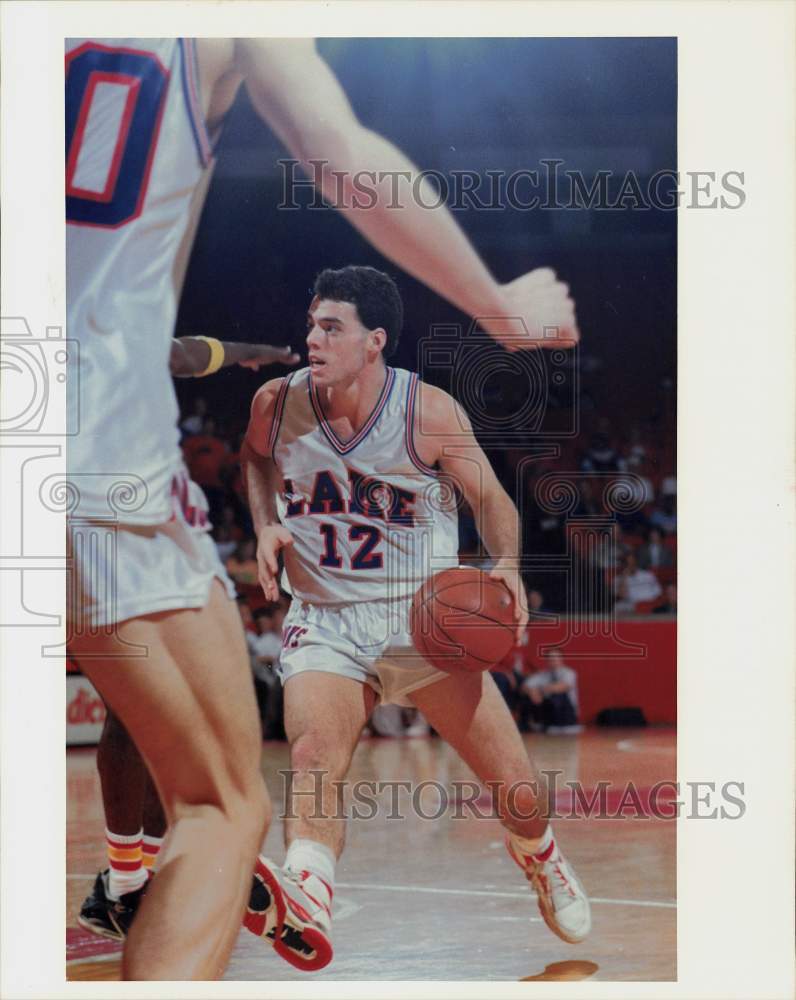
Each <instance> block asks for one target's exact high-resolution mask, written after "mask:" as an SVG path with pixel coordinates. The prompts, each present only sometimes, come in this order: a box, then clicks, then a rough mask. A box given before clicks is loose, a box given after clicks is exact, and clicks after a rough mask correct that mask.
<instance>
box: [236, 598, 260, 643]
mask: <svg viewBox="0 0 796 1000" xmlns="http://www.w3.org/2000/svg"><path fill="white" fill-rule="evenodd" d="M236 601H237V604H238V611H239V612H240V620H241V622H242V623H243V630H244V632H245V633H246V636H247V639H248V636H249V635H255V634H256V633H257V626H256V625H255V623H254V616H253V615H252V609H251V607H250V606H249V602H248V601H247V600H246V598H245V597H243V595H242V594H238V596H237V598H236Z"/></svg>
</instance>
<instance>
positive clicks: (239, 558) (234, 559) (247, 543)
mask: <svg viewBox="0 0 796 1000" xmlns="http://www.w3.org/2000/svg"><path fill="white" fill-rule="evenodd" d="M255 554H256V546H255V542H254V539H253V538H244V539H243V540H242V541H240V542H238V544H237V545H236V546H235V551H234V552H233V553H232V555H231V556H230V557H229V559H227V573H229V575H230V576H231V577H232V579H233V580H234V581H235V583H236V584H243V585H248V586H251V585H253V584H256V583H257V579H258V576H257V559H256V557H255Z"/></svg>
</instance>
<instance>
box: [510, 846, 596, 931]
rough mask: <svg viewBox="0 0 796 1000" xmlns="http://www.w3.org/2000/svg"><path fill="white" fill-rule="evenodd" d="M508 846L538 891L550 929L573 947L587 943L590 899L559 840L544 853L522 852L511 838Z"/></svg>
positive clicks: (544, 916) (540, 907)
mask: <svg viewBox="0 0 796 1000" xmlns="http://www.w3.org/2000/svg"><path fill="white" fill-rule="evenodd" d="M506 847H507V848H508V851H509V854H510V855H511V857H512V858H513V859H514V861H516V863H517V864H518V865H519V866H520V868H522V870H523V871H524V872H525V877H526V878H527V879H528V881H529V882H530V883H531V885H532V886H533V888H534V890H535V891H536V895H537V897H538V901H539V912H540V913H541V914H542V918H543V920H544V922H545V923H546V924H547V926H548V927H549V928H550V930H551V931H552V932H553V933H554V934H557V935H558V936H559V937H560V938H561V940H562V941H567V942H568V943H569V944H579V943H580V942H581V941H583V940H584V939H585V938H586V936H587V935H588V933H589V931H590V930H591V906H590V905H589V897H588V896H587V895H586V892H585V890H584V888H583V886H582V885H581V884H580V880H579V879H578V876H577V875H576V874H575V872H574V870H573V868H572V866H571V865H570V864H569V862H568V861H567V860H566V858H565V857H564V855H563V854H562V853H561V851H560V850H559V849H558V845H557V844H556V842H555V840H553V841H551V843H550V845H549V847H547V848H546V849H545V850H544V851H543V852H542V853H541V854H525V853H523V852H521V851H519V850H518V849H517V848H516V847H515V846H514V844H513V843H512V841H511V838H510V837H508V836H507V837H506Z"/></svg>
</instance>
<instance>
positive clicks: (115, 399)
mask: <svg viewBox="0 0 796 1000" xmlns="http://www.w3.org/2000/svg"><path fill="white" fill-rule="evenodd" d="M66 146H67V158H66V220H67V229H66V275H67V285H66V302H67V331H68V335H69V336H70V337H72V338H74V339H76V340H77V341H78V342H79V347H80V350H79V353H78V355H77V357H70V359H69V362H68V369H67V377H68V380H69V382H68V385H69V392H68V395H67V406H68V408H69V409H70V411H73V412H72V413H71V414H70V419H72V420H73V421H74V424H75V426H78V427H79V433H78V434H77V435H76V436H75V437H74V438H73V439H72V440H71V441H70V444H69V448H68V451H67V470H68V475H69V479H70V483H71V485H72V487H73V489H74V491H75V495H76V497H77V506H76V507H75V509H74V510H73V511H72V523H73V525H74V526H75V530H77V531H81V532H82V531H83V530H85V529H84V528H83V526H82V522H84V521H86V520H87V521H93V520H96V521H98V522H100V523H103V522H104V523H105V524H108V523H109V521H108V519H110V523H112V524H116V525H119V526H120V527H118V528H117V529H116V531H115V536H116V545H115V549H114V548H111V547H107V548H106V547H101V548H100V550H99V551H98V552H96V553H95V561H94V562H93V563H91V564H90V565H86V566H85V567H84V571H83V572H80V571H78V572H77V574H76V575H75V577H74V578H73V598H74V605H75V607H74V613H75V615H76V617H77V616H78V615H79V616H80V618H81V619H82V621H84V622H85V623H86V624H87V625H93V626H95V627H96V626H100V625H108V624H110V623H112V622H113V621H123V620H125V619H127V618H132V617H135V616H137V615H143V614H149V613H152V612H156V611H162V610H164V609H168V608H179V607H203V606H204V604H206V603H207V598H208V594H209V590H210V584H211V582H212V580H213V578H214V577H216V576H218V577H220V578H221V579H222V581H223V582H224V583H225V586H228V581H227V580H226V574H225V573H224V570H223V567H222V566H221V565H220V563H219V561H218V558H217V556H216V555H215V551H214V546H213V545H212V542H211V540H210V539H209V538H207V537H206V529H207V527H208V525H207V518H206V516H205V517H204V518H202V519H195V520H194V521H193V523H192V515H191V513H190V509H191V508H192V509H193V510H197V509H206V504H205V503H204V498H203V497H200V496H199V494H201V490H199V488H198V487H196V486H195V484H191V485H190V487H187V486H186V485H185V473H184V467H183V463H182V454H181V451H180V447H179V431H178V428H177V418H178V410H177V398H176V394H175V391H174V385H173V382H172V379H171V374H170V372H169V354H170V350H171V343H172V337H173V333H174V322H175V319H176V315H177V305H178V295H179V280H178V275H177V274H175V272H178V271H179V270H181V269H182V270H183V271H184V268H180V264H181V263H182V261H181V259H180V258H181V256H182V257H187V250H188V246H187V244H188V243H189V241H190V237H191V236H192V234H193V230H194V228H195V223H196V219H197V217H198V213H199V211H200V210H201V205H202V202H203V198H204V194H205V192H206V190H207V182H208V180H209V173H210V164H211V160H212V146H211V142H210V137H209V135H208V132H207V129H206V127H205V122H204V116H203V114H202V109H201V107H200V104H199V92H198V75H197V66H196V55H195V47H194V43H193V41H192V40H191V39H147V40H142V39H134V38H128V39H85V38H76V39H69V40H68V41H67V43H66ZM179 277H180V278H181V275H179ZM188 488H190V490H191V493H192V495H193V500H192V502H191V503H190V504H189V503H188V502H187V496H186V495H185V494H186V490H187V489H188ZM181 497H182V498H183V499H184V500H185V504H181V503H180V498H181ZM183 506H184V507H185V509H186V510H188V515H187V516H186V515H185V514H184V513H183ZM199 520H201V522H202V523H199ZM133 525H135V526H143V525H152V526H157V530H155V531H141V530H140V527H137V528H132V527H128V526H133ZM177 549H181V550H182V551H183V552H184V553H185V555H184V558H179V559H175V552H176V551H177ZM75 550H76V555H78V554H79V553H80V552H81V551H82V550H83V547H82V546H79V545H77V546H75ZM111 560H113V561H111Z"/></svg>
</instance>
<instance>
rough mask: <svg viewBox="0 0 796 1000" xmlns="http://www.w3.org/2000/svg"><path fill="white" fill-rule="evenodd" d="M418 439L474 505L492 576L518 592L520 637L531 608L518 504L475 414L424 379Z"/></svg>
mask: <svg viewBox="0 0 796 1000" xmlns="http://www.w3.org/2000/svg"><path fill="white" fill-rule="evenodd" d="M414 443H415V448H416V450H417V452H418V454H419V456H420V458H421V459H422V460H423V462H424V463H426V464H427V465H431V466H433V465H434V463H435V462H436V463H439V466H440V468H441V469H442V472H443V473H444V474H445V475H446V476H448V477H450V479H451V480H452V482H453V484H454V485H455V486H456V487H457V489H459V490H460V491H461V493H462V494H463V495H464V498H465V499H466V500H467V503H468V504H469V505H470V507H471V508H472V511H473V516H474V518H475V523H476V527H477V528H478V533H479V534H480V536H481V538H482V539H483V542H484V545H485V546H486V550H487V552H489V554H490V556H492V558H493V559H495V560H496V563H495V565H494V566H493V567H492V570H491V571H490V574H489V575H490V576H491V577H493V578H495V579H500V580H502V581H503V582H504V583H505V584H506V586H507V587H508V589H509V590H510V591H511V593H512V594H513V596H514V602H515V606H516V608H517V612H518V615H519V624H518V628H517V640H518V641H519V640H520V638H521V637H522V633H523V629H524V628H525V625H526V624H527V622H528V608H527V603H526V600H525V591H524V588H523V586H522V578H521V576H520V568H519V562H520V523H519V515H518V514H517V508H516V507H515V506H514V503H513V502H512V499H511V497H510V496H509V495H508V493H506V491H505V490H504V489H503V487H502V486H501V485H500V482H499V480H498V478H497V476H496V475H495V472H494V469H493V468H492V466H491V465H490V463H489V459H488V458H487V457H486V455H485V454H484V452H483V450H482V448H481V446H480V445H479V444H478V441H477V440H476V437H475V434H474V433H473V428H472V424H471V423H470V419H469V417H468V416H467V414H466V413H465V412H464V410H463V409H462V407H461V406H460V405H459V404H458V403H457V402H456V400H455V399H453V397H452V396H449V395H448V393H447V392H444V391H443V390H442V389H438V388H437V387H436V386H430V385H425V384H423V383H421V384H420V399H419V405H418V406H417V408H416V411H415V435H414Z"/></svg>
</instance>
